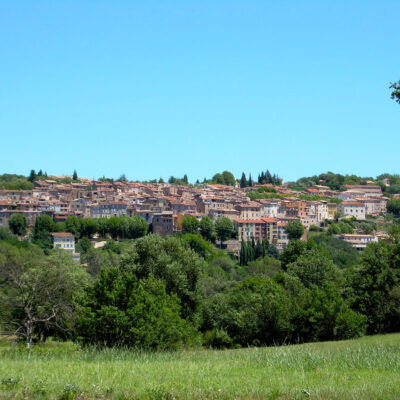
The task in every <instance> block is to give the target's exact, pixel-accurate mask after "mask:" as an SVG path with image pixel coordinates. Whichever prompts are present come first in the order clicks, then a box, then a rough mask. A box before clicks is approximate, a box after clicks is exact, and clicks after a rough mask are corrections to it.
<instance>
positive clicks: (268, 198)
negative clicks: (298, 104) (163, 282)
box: [0, 177, 388, 254]
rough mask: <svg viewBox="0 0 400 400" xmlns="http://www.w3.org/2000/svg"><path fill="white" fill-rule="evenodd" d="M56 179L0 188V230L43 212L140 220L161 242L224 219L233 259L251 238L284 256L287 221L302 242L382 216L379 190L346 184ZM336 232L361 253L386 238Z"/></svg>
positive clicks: (31, 220)
mask: <svg viewBox="0 0 400 400" xmlns="http://www.w3.org/2000/svg"><path fill="white" fill-rule="evenodd" d="M46 178H47V177H46ZM56 178H57V179H56ZM59 178H60V177H53V178H52V177H48V178H47V179H40V180H35V181H33V186H34V187H33V189H30V190H0V226H5V227H7V226H8V221H9V219H10V217H11V216H12V215H13V214H21V215H22V216H24V217H25V219H26V221H27V225H28V228H29V227H33V226H34V225H35V222H36V219H37V218H38V216H39V215H42V214H47V215H49V216H50V217H51V218H52V219H53V220H54V222H55V223H57V222H63V221H65V220H66V219H67V218H68V217H69V216H71V215H75V216H76V217H78V218H80V219H87V218H110V217H123V216H127V217H132V216H139V217H141V218H143V219H144V220H145V221H146V223H147V224H148V226H149V231H150V232H153V233H158V234H160V235H164V236H165V235H170V234H174V233H177V232H180V231H182V221H183V219H184V218H185V217H186V216H192V217H195V218H196V219H198V220H199V221H200V219H201V218H202V217H203V216H209V217H210V218H211V219H212V220H213V221H216V220H218V219H219V218H228V219H229V220H231V221H232V222H233V226H234V230H235V233H234V235H233V237H232V239H231V240H227V241H226V243H225V244H224V245H225V246H226V247H227V248H228V249H230V250H232V251H233V252H234V253H236V254H238V250H239V248H240V242H241V241H249V240H252V239H254V240H256V241H263V240H267V241H268V242H269V243H270V244H273V245H275V246H276V247H277V249H278V250H280V251H281V250H282V249H283V248H285V246H287V244H288V243H289V239H288V235H287V232H286V230H285V226H286V224H287V223H288V222H290V221H294V220H297V221H300V222H301V224H302V225H303V227H304V228H305V233H304V235H303V236H304V237H306V235H307V231H308V230H317V229H322V228H321V227H324V226H325V222H326V220H329V221H336V222H338V221H339V219H341V218H353V220H354V219H356V220H358V221H362V220H365V219H366V218H367V217H372V218H377V217H379V216H381V217H382V216H383V215H384V214H385V213H386V206H387V201H388V198H387V197H385V196H384V195H383V192H382V188H381V186H379V185H376V184H375V185H374V184H364V185H344V187H343V188H342V190H341V191H339V190H332V189H331V188H330V187H328V186H324V185H313V186H311V187H308V188H306V189H304V190H301V191H297V190H292V189H290V188H289V187H287V185H285V184H279V185H273V184H253V185H252V186H247V187H241V184H240V182H239V181H236V182H235V185H232V186H228V185H221V184H207V183H205V184H197V185H181V184H171V183H136V182H128V181H116V182H104V181H100V180H89V179H84V178H80V179H79V182H73V181H72V182H70V183H61V182H60V179H59ZM337 233H338V234H337V237H339V238H341V239H343V240H345V241H347V242H349V243H350V244H352V245H353V247H356V248H357V249H358V250H362V249H363V248H365V247H366V246H367V244H368V243H369V242H371V241H378V240H379V239H381V238H384V237H385V233H384V232H377V231H374V232H368V233H365V232H357V231H355V232H352V233H342V232H337ZM58 236H60V235H58ZM65 240H67V239H65Z"/></svg>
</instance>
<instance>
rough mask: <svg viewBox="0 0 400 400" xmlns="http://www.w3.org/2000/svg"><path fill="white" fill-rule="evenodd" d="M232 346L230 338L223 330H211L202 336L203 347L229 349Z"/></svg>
mask: <svg viewBox="0 0 400 400" xmlns="http://www.w3.org/2000/svg"><path fill="white" fill-rule="evenodd" d="M232 344H233V343H232V338H231V337H230V336H229V335H228V333H227V332H226V331H225V330H224V329H213V330H211V331H207V332H206V333H205V334H204V336H203V345H204V346H206V347H211V348H213V349H229V348H230V347H232Z"/></svg>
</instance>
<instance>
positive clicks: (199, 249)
mask: <svg viewBox="0 0 400 400" xmlns="http://www.w3.org/2000/svg"><path fill="white" fill-rule="evenodd" d="M182 239H183V241H184V242H186V243H187V244H188V245H189V247H190V248H191V249H192V250H194V251H195V252H196V253H197V254H198V255H199V256H201V257H203V258H208V257H210V256H212V255H214V254H215V251H214V249H213V246H212V245H211V243H210V242H208V241H206V240H204V239H203V238H202V237H201V236H200V235H196V234H194V233H187V234H186V235H184V236H183V237H182Z"/></svg>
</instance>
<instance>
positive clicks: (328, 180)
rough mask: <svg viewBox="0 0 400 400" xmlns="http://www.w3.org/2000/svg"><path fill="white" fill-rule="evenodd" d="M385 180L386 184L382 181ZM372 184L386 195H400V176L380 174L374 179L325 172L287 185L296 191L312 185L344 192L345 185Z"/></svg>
mask: <svg viewBox="0 0 400 400" xmlns="http://www.w3.org/2000/svg"><path fill="white" fill-rule="evenodd" d="M384 179H385V180H386V179H387V183H388V184H387V183H386V182H385V181H384ZM368 182H373V184H375V185H379V186H380V187H381V188H382V191H383V192H385V194H387V195H391V194H396V193H400V175H397V174H394V175H392V174H387V173H385V174H381V175H378V176H377V177H376V178H375V179H374V178H373V177H361V176H357V175H342V174H335V173H333V172H327V173H323V174H319V175H314V176H310V177H303V178H300V179H298V180H297V181H296V182H291V183H289V187H291V188H293V189H297V190H301V189H305V188H308V187H311V186H313V185H324V186H328V187H329V188H330V189H332V190H344V186H345V185H367V184H368Z"/></svg>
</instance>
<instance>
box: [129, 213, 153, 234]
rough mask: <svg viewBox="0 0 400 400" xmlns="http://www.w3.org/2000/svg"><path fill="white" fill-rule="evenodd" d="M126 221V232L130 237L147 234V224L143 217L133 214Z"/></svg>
mask: <svg viewBox="0 0 400 400" xmlns="http://www.w3.org/2000/svg"><path fill="white" fill-rule="evenodd" d="M128 221H129V227H128V234H129V238H130V239H137V238H140V237H142V236H145V235H146V234H147V230H148V228H149V226H148V225H147V222H146V221H145V220H144V219H143V218H141V217H139V216H137V215H135V216H133V217H131V218H129V220H128Z"/></svg>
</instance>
